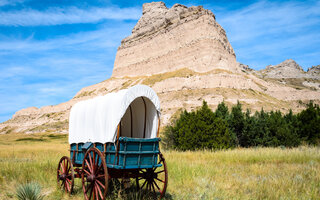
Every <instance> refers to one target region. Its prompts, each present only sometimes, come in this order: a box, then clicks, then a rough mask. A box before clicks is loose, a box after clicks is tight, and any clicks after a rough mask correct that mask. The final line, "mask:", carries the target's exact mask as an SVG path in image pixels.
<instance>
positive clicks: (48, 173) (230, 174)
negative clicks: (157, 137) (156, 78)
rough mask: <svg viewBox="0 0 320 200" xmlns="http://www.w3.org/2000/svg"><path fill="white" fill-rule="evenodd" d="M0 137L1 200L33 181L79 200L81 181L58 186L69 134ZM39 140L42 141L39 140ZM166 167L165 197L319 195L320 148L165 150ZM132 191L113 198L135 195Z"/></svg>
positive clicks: (52, 193) (52, 195)
mask: <svg viewBox="0 0 320 200" xmlns="http://www.w3.org/2000/svg"><path fill="white" fill-rule="evenodd" d="M24 137H26V135H20V134H8V135H0V199H14V198H15V194H16V189H17V188H18V187H19V185H21V184H24V183H26V182H37V183H39V184H40V185H41V187H42V194H43V195H45V196H46V197H45V199H73V200H75V199H83V193H82V187H81V183H80V180H78V179H76V183H75V188H74V190H75V192H74V194H73V195H72V196H71V197H70V196H68V195H67V194H65V193H63V192H61V191H60V190H58V189H57V187H56V184H57V183H56V168H57V164H58V161H59V159H60V158H61V157H62V156H63V155H68V154H69V153H68V149H69V145H68V143H67V136H66V135H64V136H61V135H49V134H35V135H28V136H27V137H28V138H33V139H28V140H21V138H24ZM39 139H41V140H39ZM163 154H164V156H165V159H166V162H167V165H168V170H169V184H168V189H167V195H166V199H320V148H318V147H306V146H302V147H298V148H292V149H285V148H284V149H282V148H251V149H234V150H225V151H216V152H213V151H196V152H177V151H165V152H163ZM140 197H141V194H139V193H135V192H134V191H133V192H122V193H121V195H118V193H115V195H114V199H126V198H129V199H139V198H140Z"/></svg>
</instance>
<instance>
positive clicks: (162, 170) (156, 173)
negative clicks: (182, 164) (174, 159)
mask: <svg viewBox="0 0 320 200" xmlns="http://www.w3.org/2000/svg"><path fill="white" fill-rule="evenodd" d="M162 172H164V170H161V171H160V172H156V174H160V173H162Z"/></svg>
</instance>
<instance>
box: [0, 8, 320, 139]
mask: <svg viewBox="0 0 320 200" xmlns="http://www.w3.org/2000/svg"><path fill="white" fill-rule="evenodd" d="M297 80H298V81H297ZM301 81H302V82H301ZM318 81H319V66H316V67H312V68H311V69H309V70H308V72H304V71H303V70H302V69H301V67H300V66H299V65H298V64H296V63H295V62H294V61H293V60H288V61H285V62H283V63H281V64H279V65H276V66H268V67H267V68H266V69H265V70H262V71H259V72H257V71H255V70H252V69H250V68H249V67H248V66H246V65H243V64H239V63H237V62H236V57H235V53H234V51H233V49H232V47H231V45H230V43H229V42H228V39H227V36H226V33H225V31H224V30H223V28H222V27H221V26H220V25H219V24H218V23H217V22H216V20H215V16H214V14H213V13H212V12H211V11H209V10H206V9H204V8H203V7H201V6H197V7H189V8H188V7H185V6H183V5H180V4H176V5H174V6H173V7H172V8H170V9H168V8H167V7H166V6H165V4H164V3H162V2H153V3H148V4H144V5H143V16H142V17H141V19H140V20H139V21H138V23H137V25H136V26H135V27H134V28H133V30H132V35H130V36H129V37H127V38H125V39H124V40H123V41H122V42H121V45H120V47H119V48H118V52H117V55H116V59H115V63H114V71H113V74H112V77H111V78H110V79H108V80H105V81H103V82H101V83H98V84H95V85H92V86H88V87H86V88H83V89H82V90H80V91H79V92H78V93H77V94H76V96H75V97H74V98H73V99H71V100H70V101H68V102H65V103H62V104H59V105H56V106H45V107H42V108H35V107H32V108H27V109H23V110H20V111H18V112H17V113H16V114H15V115H14V116H13V117H12V119H10V120H8V121H6V122H4V123H2V124H0V133H2V134H4V133H10V132H25V133H34V132H43V131H54V132H67V131H68V130H67V128H68V116H69V111H70V108H71V107H72V105H73V104H74V103H76V102H78V101H81V100H85V99H88V98H93V97H95V96H98V95H104V94H106V93H109V92H114V91H117V90H120V89H124V88H127V87H130V86H133V85H136V84H146V85H149V86H150V87H152V88H153V89H154V90H155V91H156V92H157V93H158V95H159V98H160V101H161V107H162V115H161V117H162V120H161V121H162V123H163V124H167V123H169V122H170V118H172V117H175V116H176V115H177V113H179V110H181V109H188V110H191V109H195V108H197V107H198V106H200V105H201V103H202V100H206V101H207V102H208V104H209V105H210V106H211V107H212V108H215V107H216V106H217V105H218V104H219V103H220V102H221V101H225V102H226V103H227V104H228V105H232V104H235V103H237V101H238V100H239V101H240V102H241V103H242V104H243V106H244V108H250V109H252V110H253V111H254V110H260V109H261V108H262V107H263V108H264V109H265V110H272V109H280V110H282V111H287V110H288V109H293V110H294V111H299V110H301V109H303V108H304V106H305V104H304V103H305V102H308V101H309V100H314V101H316V102H317V103H320V101H319V99H320V91H319V87H318V86H319V84H318V83H319V82H318ZM316 84H318V85H316Z"/></svg>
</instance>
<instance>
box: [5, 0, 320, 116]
mask: <svg viewBox="0 0 320 200" xmlns="http://www.w3.org/2000/svg"><path fill="white" fill-rule="evenodd" d="M145 2H149V1H124V0H118V1H115V0H114V1H113V0H98V1H79V0H65V1H64V0H46V1H41V0H39V1H35V0H0V122H2V121H5V120H8V119H9V118H11V116H12V115H13V114H14V113H15V112H16V111H17V110H19V109H22V108H26V107H31V106H36V107H42V106H45V105H55V104H59V103H62V102H64V101H67V100H69V99H71V98H72V97H73V96H74V95H75V94H76V92H77V91H79V90H80V89H81V88H83V87H85V86H89V85H92V84H95V83H98V82H101V81H103V80H105V79H107V78H109V77H110V76H111V73H112V68H113V63H114V59H115V55H116V51H117V47H118V46H119V45H120V42H121V39H123V38H124V37H126V36H129V35H130V33H131V30H132V28H133V27H134V25H135V24H136V22H137V20H138V19H139V18H140V17H141V15H142V4H143V3H145ZM164 2H165V3H166V5H167V6H168V7H171V6H172V5H174V4H175V3H181V4H184V5H187V6H191V5H203V6H204V8H206V9H210V10H211V11H212V12H213V13H214V14H215V15H216V19H217V21H218V23H220V24H221V25H222V26H223V28H224V29H225V30H226V32H227V36H228V38H229V41H230V42H231V45H232V46H233V48H234V50H235V52H236V55H237V60H238V61H239V62H241V63H244V64H248V65H249V66H250V67H252V68H254V69H257V70H259V69H262V68H264V67H265V66H267V65H269V64H278V63H280V62H282V61H283V60H285V59H289V58H291V59H294V60H296V61H297V62H298V63H299V64H300V65H301V66H302V67H303V68H304V69H305V70H307V68H308V67H311V66H312V65H319V64H320V1H222V0H216V1H203V0H202V1H201V0H200V1H178V2H177V1H164Z"/></svg>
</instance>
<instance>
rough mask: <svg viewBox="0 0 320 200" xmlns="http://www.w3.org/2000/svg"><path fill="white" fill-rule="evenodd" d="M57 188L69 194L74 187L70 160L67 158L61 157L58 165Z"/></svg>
mask: <svg viewBox="0 0 320 200" xmlns="http://www.w3.org/2000/svg"><path fill="white" fill-rule="evenodd" d="M57 182H58V187H60V188H61V189H62V190H65V191H66V192H67V193H69V194H71V193H72V191H73V185H74V170H73V165H72V163H71V160H70V158H69V157H67V156H63V157H62V158H61V159H60V161H59V164H58V169H57Z"/></svg>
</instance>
